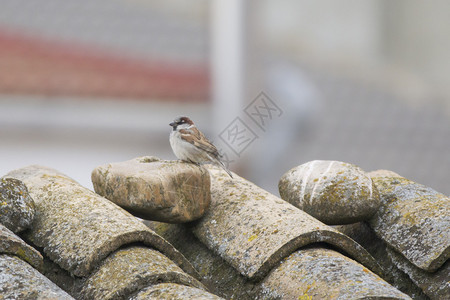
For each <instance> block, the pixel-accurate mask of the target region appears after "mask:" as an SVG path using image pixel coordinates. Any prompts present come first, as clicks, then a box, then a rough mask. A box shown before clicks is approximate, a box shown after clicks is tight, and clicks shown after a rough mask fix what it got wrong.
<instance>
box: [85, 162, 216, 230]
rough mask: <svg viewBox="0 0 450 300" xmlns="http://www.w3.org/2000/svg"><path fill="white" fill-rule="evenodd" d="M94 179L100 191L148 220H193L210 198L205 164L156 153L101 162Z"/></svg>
mask: <svg viewBox="0 0 450 300" xmlns="http://www.w3.org/2000/svg"><path fill="white" fill-rule="evenodd" d="M92 183H93V185H94V189H95V191H96V192H97V193H98V194H100V195H102V196H104V197H105V198H107V199H109V200H111V201H112V202H114V203H116V204H117V205H119V206H121V207H123V208H125V209H126V210H128V211H129V212H131V213H132V214H134V215H136V216H138V217H141V218H144V219H148V220H156V221H162V222H169V223H184V222H189V221H193V220H196V219H198V218H200V217H201V216H203V214H204V213H205V211H206V209H207V208H208V206H209V203H210V201H211V194H210V179H209V174H208V171H207V170H206V169H205V168H203V167H199V166H197V165H195V164H191V163H185V162H178V161H160V160H159V159H158V158H154V157H139V158H135V159H132V160H128V161H125V162H119V163H112V164H107V165H103V166H99V167H97V168H95V169H94V171H93V172H92Z"/></svg>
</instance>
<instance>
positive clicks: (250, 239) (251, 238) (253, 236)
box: [248, 234, 258, 242]
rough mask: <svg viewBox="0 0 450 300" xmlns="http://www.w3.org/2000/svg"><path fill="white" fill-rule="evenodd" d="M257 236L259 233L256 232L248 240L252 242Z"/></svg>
mask: <svg viewBox="0 0 450 300" xmlns="http://www.w3.org/2000/svg"><path fill="white" fill-rule="evenodd" d="M257 237H258V235H256V234H254V235H252V236H251V237H249V238H248V241H249V242H251V241H253V240H254V239H256V238H257Z"/></svg>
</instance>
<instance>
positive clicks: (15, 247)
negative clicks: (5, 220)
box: [0, 224, 42, 270]
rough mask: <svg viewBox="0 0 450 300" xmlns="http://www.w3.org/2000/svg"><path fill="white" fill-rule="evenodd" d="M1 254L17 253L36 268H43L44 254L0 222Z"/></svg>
mask: <svg viewBox="0 0 450 300" xmlns="http://www.w3.org/2000/svg"><path fill="white" fill-rule="evenodd" d="M0 254H10V255H16V256H17V257H19V258H21V259H23V260H24V261H26V262H27V263H29V264H30V265H32V266H33V267H34V268H36V269H38V270H41V269H42V255H41V254H40V253H39V252H38V251H37V250H36V249H34V248H33V247H31V246H30V245H28V244H27V243H25V242H24V241H23V240H22V239H21V238H20V237H18V236H17V235H15V234H14V233H13V232H12V231H11V230H9V229H8V228H6V227H5V226H3V225H2V224H0Z"/></svg>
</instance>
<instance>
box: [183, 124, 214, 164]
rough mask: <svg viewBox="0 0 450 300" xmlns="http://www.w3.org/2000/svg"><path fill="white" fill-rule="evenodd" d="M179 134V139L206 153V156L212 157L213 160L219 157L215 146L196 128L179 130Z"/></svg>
mask: <svg viewBox="0 0 450 300" xmlns="http://www.w3.org/2000/svg"><path fill="white" fill-rule="evenodd" d="M179 132H180V133H181V138H182V139H183V140H185V141H186V142H188V143H191V144H192V145H194V146H196V147H198V148H200V149H202V150H203V151H206V152H207V153H208V154H210V155H213V157H214V158H218V157H220V154H219V151H218V150H217V148H216V146H214V145H213V144H212V143H211V142H210V141H209V140H208V139H207V138H206V137H205V135H204V134H203V133H201V132H200V131H199V130H198V129H197V128H196V127H193V128H190V129H180V131H179Z"/></svg>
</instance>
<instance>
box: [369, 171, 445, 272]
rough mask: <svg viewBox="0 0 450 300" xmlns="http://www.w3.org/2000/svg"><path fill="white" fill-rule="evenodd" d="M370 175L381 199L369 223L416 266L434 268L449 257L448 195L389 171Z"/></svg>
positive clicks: (430, 270)
mask: <svg viewBox="0 0 450 300" xmlns="http://www.w3.org/2000/svg"><path fill="white" fill-rule="evenodd" d="M369 175H370V176H371V177H372V180H373V181H374V183H375V185H376V186H377V188H378V190H379V193H380V197H381V199H382V202H383V204H382V206H381V208H380V209H379V211H378V212H377V213H376V214H375V215H374V217H373V218H372V219H371V221H370V226H371V227H372V228H373V230H374V231H375V232H376V233H377V235H378V236H380V237H381V238H382V239H383V240H384V241H386V243H388V244H389V245H390V246H391V247H393V248H394V249H396V250H397V251H398V252H400V253H401V254H402V255H403V256H404V257H406V258H407V259H408V260H409V261H410V262H411V263H413V264H414V265H416V266H417V267H419V268H421V269H423V270H426V271H428V272H433V271H435V270H437V269H438V268H439V267H440V266H442V264H443V263H445V262H446V261H447V260H448V258H449V257H450V198H449V197H447V196H445V195H443V194H441V193H438V192H437V191H435V190H433V189H431V188H429V187H426V186H424V185H421V184H418V183H415V182H413V181H410V180H408V179H405V178H403V177H401V176H400V175H398V174H395V173H393V172H390V171H385V170H379V171H375V172H371V173H369Z"/></svg>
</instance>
